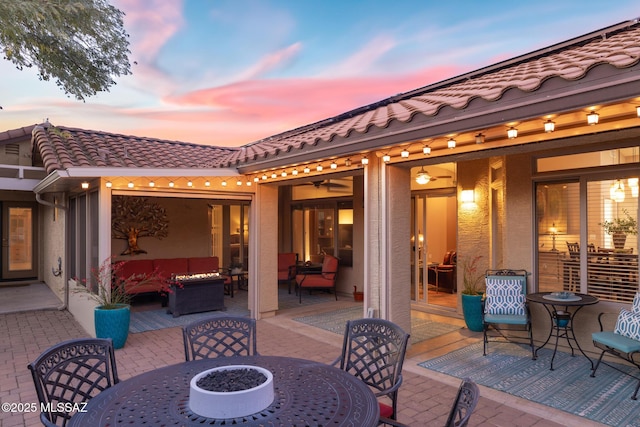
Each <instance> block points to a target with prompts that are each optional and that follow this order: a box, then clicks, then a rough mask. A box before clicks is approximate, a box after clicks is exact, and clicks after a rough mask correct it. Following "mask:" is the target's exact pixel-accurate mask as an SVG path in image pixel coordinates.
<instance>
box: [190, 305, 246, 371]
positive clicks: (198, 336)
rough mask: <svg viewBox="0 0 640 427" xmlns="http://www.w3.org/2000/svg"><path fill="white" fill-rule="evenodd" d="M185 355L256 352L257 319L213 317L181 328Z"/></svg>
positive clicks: (222, 355) (223, 355)
mask: <svg viewBox="0 0 640 427" xmlns="http://www.w3.org/2000/svg"><path fill="white" fill-rule="evenodd" d="M182 337H183V340H184V356H185V359H186V360H187V362H188V361H189V360H196V359H207V358H213V357H228V356H252V355H257V354H258V351H257V350H256V345H257V343H256V321H255V319H250V318H248V317H234V316H226V317H211V318H208V319H204V320H197V321H195V322H191V323H189V324H188V325H185V326H184V327H183V328H182Z"/></svg>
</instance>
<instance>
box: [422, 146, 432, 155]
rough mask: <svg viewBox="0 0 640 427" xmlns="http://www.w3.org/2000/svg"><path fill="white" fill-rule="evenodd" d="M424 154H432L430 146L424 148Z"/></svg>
mask: <svg viewBox="0 0 640 427" xmlns="http://www.w3.org/2000/svg"><path fill="white" fill-rule="evenodd" d="M422 153H423V154H431V147H429V146H428V145H425V146H424V147H422Z"/></svg>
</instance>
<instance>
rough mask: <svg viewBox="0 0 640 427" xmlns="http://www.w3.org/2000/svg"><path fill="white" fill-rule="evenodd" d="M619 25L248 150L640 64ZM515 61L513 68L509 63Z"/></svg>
mask: <svg viewBox="0 0 640 427" xmlns="http://www.w3.org/2000/svg"><path fill="white" fill-rule="evenodd" d="M623 27H624V26H620V28H617V29H616V30H615V31H617V32H614V33H613V34H612V35H607V36H606V37H605V36H603V35H602V34H598V33H594V35H593V36H592V37H591V39H587V40H586V41H585V40H579V41H576V42H574V43H573V44H571V43H569V45H568V46H561V47H558V48H555V51H554V50H553V48H554V47H551V48H548V49H546V50H545V51H541V53H538V54H537V56H533V57H531V56H532V55H534V54H535V53H534V54H530V55H527V56H526V57H523V58H524V59H523V60H522V61H521V62H517V60H518V58H516V59H514V60H512V61H507V62H506V63H507V65H505V66H504V68H499V67H500V64H496V66H494V67H491V70H489V71H487V72H486V73H485V74H479V72H477V73H469V75H466V76H460V77H459V78H457V79H454V80H453V81H452V82H451V83H450V84H448V85H444V84H443V85H434V86H432V88H425V91H424V93H418V94H415V95H413V96H410V95H407V96H405V97H404V98H403V97H402V95H398V96H395V97H394V98H393V99H390V100H386V101H387V102H385V101H381V102H378V103H374V104H371V105H370V106H366V107H362V108H360V109H357V110H354V111H353V112H348V113H345V114H344V115H341V116H337V117H334V118H332V119H329V120H325V121H322V122H319V123H317V124H314V125H309V126H308V127H307V128H306V130H305V128H304V127H303V128H301V129H297V130H296V131H295V132H293V133H292V132H285V133H283V134H280V135H275V136H272V137H269V138H267V139H266V140H262V141H258V142H256V143H252V144H250V145H249V146H250V147H251V148H252V150H255V151H260V152H261V156H260V157H262V158H265V157H274V158H275V157H277V156H278V155H279V154H281V153H285V152H286V153H288V152H290V151H291V150H292V149H301V148H303V147H304V146H306V145H308V144H311V145H315V144H317V143H318V142H319V141H330V140H331V139H332V138H333V137H335V136H340V137H345V138H346V137H348V136H350V134H351V133H352V132H353V131H356V132H359V133H365V132H367V130H369V128H370V127H372V126H376V127H379V128H384V127H387V126H389V124H390V123H391V121H393V120H397V121H400V122H409V121H411V120H413V118H414V117H415V116H416V115H419V114H422V115H427V116H435V115H437V114H438V111H439V110H440V109H441V108H442V107H444V106H451V107H453V108H456V109H463V108H465V107H466V106H467V105H468V104H469V102H471V100H472V99H474V98H483V99H485V100H487V101H496V100H498V99H500V98H501V97H502V96H503V95H504V93H505V92H506V91H507V90H509V89H511V88H518V89H520V90H522V91H525V92H532V91H535V90H537V89H538V88H540V86H541V85H542V83H543V82H544V81H545V80H547V79H549V78H551V77H556V76H557V77H561V78H563V79H566V80H578V79H581V78H583V77H584V76H585V75H586V74H587V73H588V71H589V70H590V69H591V68H593V67H594V66H596V65H599V64H610V65H612V66H614V67H617V68H625V67H629V66H632V65H634V64H636V63H638V61H639V60H640V28H639V27H638V25H637V24H635V23H630V24H629V25H628V28H623ZM585 37H586V38H588V36H585ZM546 51H549V52H546ZM513 62H515V64H513V65H510V64H511V63H513ZM480 71H482V70H480ZM475 74H478V75H477V76H476V75H475ZM413 92H417V91H413ZM238 160H239V161H240V162H242V161H246V160H243V159H238ZM249 161H250V160H249Z"/></svg>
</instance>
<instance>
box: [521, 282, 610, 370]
mask: <svg viewBox="0 0 640 427" xmlns="http://www.w3.org/2000/svg"><path fill="white" fill-rule="evenodd" d="M527 301H528V302H531V303H536V304H542V306H543V307H544V308H545V309H546V310H547V313H548V314H549V319H550V320H551V327H550V328H549V335H548V336H547V339H546V340H545V342H544V343H543V344H542V345H541V346H540V347H538V348H536V349H535V351H534V352H533V355H534V358H537V356H538V350H540V349H541V348H543V347H544V346H546V345H547V344H548V343H549V341H550V340H551V337H552V336H555V338H556V341H555V346H554V348H553V356H551V364H550V367H549V369H550V370H552V371H553V360H554V359H555V357H556V353H557V351H558V341H559V340H560V338H565V339H566V340H567V344H568V345H569V348H570V349H571V356H575V353H574V348H573V345H572V344H571V342H573V343H574V344H575V346H576V347H577V348H578V350H580V353H582V355H583V356H584V357H586V358H587V360H588V361H589V363H590V364H591V370H593V360H591V358H590V357H589V356H587V354H586V353H585V352H584V350H582V347H580V343H579V342H578V340H577V339H576V334H575V331H574V329H573V319H574V318H575V316H576V314H577V313H578V311H580V309H581V308H582V307H585V306H587V305H593V304H597V303H598V301H600V300H599V299H598V298H597V297H594V296H592V295H587V294H573V295H572V296H571V297H569V298H558V297H554V296H553V292H538V293H534V294H528V295H527Z"/></svg>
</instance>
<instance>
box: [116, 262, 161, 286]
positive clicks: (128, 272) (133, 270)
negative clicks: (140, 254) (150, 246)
mask: <svg viewBox="0 0 640 427" xmlns="http://www.w3.org/2000/svg"><path fill="white" fill-rule="evenodd" d="M154 271H155V269H154V265H153V260H151V259H134V260H129V261H124V262H123V264H122V267H121V268H120V271H119V275H120V277H122V278H124V279H129V278H130V277H131V276H137V277H138V278H141V277H142V275H151V274H153V273H154ZM161 289H162V283H159V282H156V281H150V282H146V283H144V284H142V285H140V284H138V281H137V280H133V281H132V283H131V284H129V285H127V286H126V290H127V293H128V294H142V293H146V292H159V291H160V290H161Z"/></svg>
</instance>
